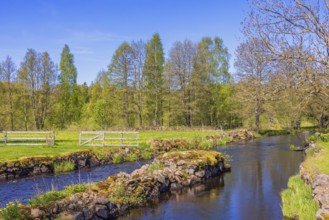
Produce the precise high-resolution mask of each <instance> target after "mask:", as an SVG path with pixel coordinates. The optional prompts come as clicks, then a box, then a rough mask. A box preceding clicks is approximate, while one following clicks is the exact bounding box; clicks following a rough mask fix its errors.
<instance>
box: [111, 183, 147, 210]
mask: <svg viewBox="0 0 329 220" xmlns="http://www.w3.org/2000/svg"><path fill="white" fill-rule="evenodd" d="M138 189H139V188H137V190H135V191H134V193H132V192H130V191H128V190H127V189H126V188H125V187H124V186H122V185H119V186H116V187H115V189H113V190H112V193H111V194H110V196H109V200H110V201H111V202H113V203H115V204H130V205H131V206H138V205H139V204H140V203H142V202H143V201H144V200H145V195H144V194H143V192H142V191H141V192H139V191H140V190H138Z"/></svg>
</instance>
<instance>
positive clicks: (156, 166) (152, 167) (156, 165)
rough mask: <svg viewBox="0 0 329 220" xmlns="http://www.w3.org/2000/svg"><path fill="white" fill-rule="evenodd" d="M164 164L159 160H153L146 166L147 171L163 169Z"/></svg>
mask: <svg viewBox="0 0 329 220" xmlns="http://www.w3.org/2000/svg"><path fill="white" fill-rule="evenodd" d="M165 167H166V166H165V165H164V164H163V163H160V162H155V163H151V164H150V166H149V167H148V171H150V172H151V173H152V172H153V171H156V170H163V169H164V168H165Z"/></svg>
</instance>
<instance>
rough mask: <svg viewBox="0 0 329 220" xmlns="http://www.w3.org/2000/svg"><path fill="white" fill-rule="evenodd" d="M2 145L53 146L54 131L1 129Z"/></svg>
mask: <svg viewBox="0 0 329 220" xmlns="http://www.w3.org/2000/svg"><path fill="white" fill-rule="evenodd" d="M1 142H2V144H3V145H24V146H46V145H48V146H53V145H54V144H55V133H54V132H53V131H3V139H2V141H1V139H0V144H1Z"/></svg>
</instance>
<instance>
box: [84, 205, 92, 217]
mask: <svg viewBox="0 0 329 220" xmlns="http://www.w3.org/2000/svg"><path fill="white" fill-rule="evenodd" d="M83 214H84V217H85V218H86V219H91V218H92V217H93V215H94V210H93V208H92V207H89V208H85V209H83Z"/></svg>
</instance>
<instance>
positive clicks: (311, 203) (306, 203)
mask: <svg viewBox="0 0 329 220" xmlns="http://www.w3.org/2000/svg"><path fill="white" fill-rule="evenodd" d="M281 199H282V212H283V215H284V216H285V217H288V218H292V219H300V220H313V219H315V214H316V212H317V210H318V209H319V205H318V204H317V203H316V201H315V200H314V199H313V197H312V189H311V187H310V186H309V185H307V184H306V183H304V181H303V180H302V179H301V177H300V176H299V175H296V176H293V177H291V178H290V179H289V182H288V189H286V190H284V191H283V192H282V193H281Z"/></svg>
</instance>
